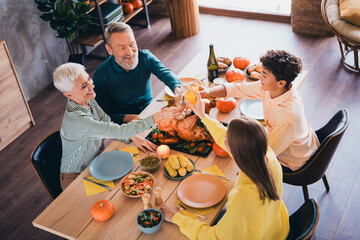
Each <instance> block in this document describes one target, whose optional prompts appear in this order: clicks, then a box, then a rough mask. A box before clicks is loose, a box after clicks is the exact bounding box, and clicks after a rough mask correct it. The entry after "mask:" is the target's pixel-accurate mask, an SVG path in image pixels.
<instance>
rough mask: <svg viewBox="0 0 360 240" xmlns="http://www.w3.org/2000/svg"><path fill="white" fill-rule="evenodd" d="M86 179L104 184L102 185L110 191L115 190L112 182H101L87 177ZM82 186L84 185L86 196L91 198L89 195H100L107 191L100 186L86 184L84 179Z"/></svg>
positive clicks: (90, 183)
mask: <svg viewBox="0 0 360 240" xmlns="http://www.w3.org/2000/svg"><path fill="white" fill-rule="evenodd" d="M88 178H89V179H91V180H93V181H94V182H98V183H101V184H104V185H106V186H108V187H110V188H111V189H114V188H115V184H114V182H113V181H103V180H99V179H96V178H94V177H88ZM83 184H84V187H85V192H86V196H91V195H95V194H98V193H101V192H106V191H108V190H106V189H105V188H103V187H100V186H98V185H96V184H95V183H92V182H88V181H86V180H84V179H83Z"/></svg>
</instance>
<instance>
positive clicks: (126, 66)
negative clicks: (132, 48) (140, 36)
mask: <svg viewBox="0 0 360 240" xmlns="http://www.w3.org/2000/svg"><path fill="white" fill-rule="evenodd" d="M114 57H115V56H114ZM115 61H116V63H117V64H119V66H120V67H122V68H123V69H125V70H133V69H134V68H136V66H137V65H138V63H139V51H136V53H135V58H134V62H133V63H131V64H129V63H126V62H125V61H123V60H122V59H121V58H120V59H119V58H115Z"/></svg>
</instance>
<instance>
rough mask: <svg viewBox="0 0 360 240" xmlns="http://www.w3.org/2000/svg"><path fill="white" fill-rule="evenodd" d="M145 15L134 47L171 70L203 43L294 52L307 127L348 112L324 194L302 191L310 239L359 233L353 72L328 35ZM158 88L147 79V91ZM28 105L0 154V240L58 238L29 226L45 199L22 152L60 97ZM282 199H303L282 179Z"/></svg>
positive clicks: (52, 125) (60, 108)
mask: <svg viewBox="0 0 360 240" xmlns="http://www.w3.org/2000/svg"><path fill="white" fill-rule="evenodd" d="M151 21H152V26H151V28H149V29H147V28H141V27H134V31H135V35H136V39H137V41H138V46H139V48H142V49H150V50H151V51H152V52H153V53H154V54H155V55H156V56H157V57H158V58H159V59H160V60H162V61H163V62H164V63H165V65H166V66H168V67H169V68H170V69H172V70H173V71H174V72H175V73H178V72H179V71H180V70H181V69H182V68H183V67H184V66H185V65H186V64H187V62H189V61H190V59H192V58H193V57H194V56H195V55H196V54H197V53H199V52H206V53H208V46H209V44H210V43H213V44H214V46H215V53H216V55H217V56H251V58H252V61H253V62H254V63H255V62H257V61H258V57H259V56H260V55H261V54H263V53H265V51H266V50H267V49H285V50H288V51H291V52H292V53H294V54H296V55H298V56H299V57H301V58H302V60H303V63H304V69H305V70H308V71H309V75H308V78H307V79H306V80H305V82H304V84H303V85H302V86H301V88H300V94H301V95H302V98H303V101H304V105H305V112H306V116H307V119H308V121H309V122H310V123H311V125H312V126H313V128H314V129H318V128H320V127H321V126H322V125H324V124H325V123H326V122H327V120H328V119H330V117H331V116H332V115H333V114H335V113H336V112H337V111H338V110H339V109H341V108H344V107H346V108H347V109H348V110H349V112H350V117H351V122H350V126H349V128H348V130H347V132H346V133H345V135H344V138H343V140H342V142H341V143H340V145H339V147H338V149H337V152H336V154H335V156H334V158H333V161H332V162H331V165H330V167H329V168H328V170H327V176H328V180H329V184H330V187H331V189H330V192H329V193H326V192H325V188H324V186H323V184H322V182H318V183H316V184H313V185H311V186H310V189H309V193H310V197H312V198H316V199H317V200H318V202H319V205H320V213H321V217H320V222H319V225H318V228H317V229H316V231H315V235H314V238H313V239H360V221H359V218H360V204H359V202H358V201H359V199H360V174H359V173H360V161H359V160H360V159H359V157H358V156H359V154H356V151H357V150H356V149H357V148H358V147H359V146H358V144H359V143H358V142H357V141H358V140H359V139H360V124H359V123H360V107H359V102H360V75H359V74H355V73H352V72H349V71H347V70H345V69H344V67H343V65H342V63H341V59H340V51H339V48H338V44H337V41H336V39H335V38H334V37H332V38H313V37H306V36H303V35H298V34H294V33H293V32H292V30H291V26H290V25H289V24H286V23H273V22H263V21H256V20H247V19H240V18H230V17H222V16H212V15H205V14H200V29H201V30H200V33H199V34H197V35H196V36H194V37H191V38H186V39H174V37H172V36H171V35H170V33H171V29H170V20H169V19H168V18H158V17H154V16H151ZM99 50H100V51H101V49H99ZM100 63H101V61H99V60H95V59H88V61H87V64H86V65H87V69H88V71H89V72H90V73H91V74H93V72H94V70H95V69H96V67H97V66H98V65H99V64H100ZM204 67H205V63H204ZM162 87H163V85H162V84H160V83H159V81H157V80H155V79H153V91H154V94H157V93H158V92H159V91H160V90H161V88H162ZM95 91H96V88H95ZM29 104H30V108H31V111H32V113H33V115H34V118H35V122H36V126H34V127H32V128H31V129H29V130H28V131H26V132H25V133H24V134H23V135H21V136H20V137H19V138H18V139H16V140H15V141H14V142H13V143H12V144H10V145H9V146H8V147H6V148H5V149H4V150H2V151H1V152H0V164H1V168H0V189H1V193H0V222H1V224H0V239H12V240H13V239H37V240H40V239H59V238H58V237H56V236H54V235H52V234H49V233H47V232H44V231H42V230H39V229H37V228H34V227H33V226H32V224H31V222H32V220H33V219H34V218H35V217H36V216H37V215H38V214H39V213H40V212H41V211H42V210H43V209H45V208H46V206H47V205H48V204H49V203H50V199H49V197H48V195H47V193H46V191H45V190H44V188H43V186H42V185H41V183H40V181H39V180H38V178H37V176H36V175H35V173H34V170H33V169H32V167H31V165H30V162H29V156H30V153H31V151H32V149H33V148H34V147H35V146H36V144H37V143H38V142H40V141H41V140H42V139H43V138H44V137H46V136H47V135H48V134H49V133H51V132H53V131H55V130H58V129H59V128H60V124H61V121H62V116H63V113H64V107H65V98H64V97H62V95H61V94H60V93H59V92H58V91H57V90H55V89H54V88H53V87H52V86H49V87H48V88H46V89H45V90H44V91H42V92H41V93H40V94H38V95H37V96H35V97H34V98H33V99H31V100H30V102H29ZM283 198H284V200H285V203H286V206H287V208H288V210H289V212H290V213H293V212H294V211H295V210H296V209H297V208H298V207H299V206H300V205H301V204H302V203H303V195H302V190H301V187H293V186H290V185H287V184H284V195H283ZM244 207H246V206H244ZM129 221H133V219H131V220H129ZM74 224H76V223H75V222H74ZM119 239H120V238H119Z"/></svg>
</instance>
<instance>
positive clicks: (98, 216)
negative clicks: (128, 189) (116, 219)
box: [91, 200, 115, 222]
mask: <svg viewBox="0 0 360 240" xmlns="http://www.w3.org/2000/svg"><path fill="white" fill-rule="evenodd" d="M114 211H115V208H114V204H113V203H112V202H110V201H108V200H100V201H98V202H97V203H95V204H94V206H93V207H92V208H91V216H92V217H93V218H94V219H95V220H97V221H101V222H103V221H106V220H108V219H109V218H111V216H112V215H113V214H114Z"/></svg>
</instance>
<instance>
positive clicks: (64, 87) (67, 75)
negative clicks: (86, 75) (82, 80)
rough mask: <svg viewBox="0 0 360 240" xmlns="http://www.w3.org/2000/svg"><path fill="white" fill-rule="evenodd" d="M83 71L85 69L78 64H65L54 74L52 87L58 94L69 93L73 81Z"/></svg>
mask: <svg viewBox="0 0 360 240" xmlns="http://www.w3.org/2000/svg"><path fill="white" fill-rule="evenodd" d="M84 71H85V67H84V66H83V65H81V64H78V63H65V64H62V65H60V66H59V67H58V68H57V69H56V70H55V72H54V75H53V76H54V86H55V87H56V88H57V89H58V90H59V91H60V92H70V91H71V90H72V88H73V87H74V81H75V80H76V79H77V78H78V77H79V75H80V74H82V73H83V72H84Z"/></svg>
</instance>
